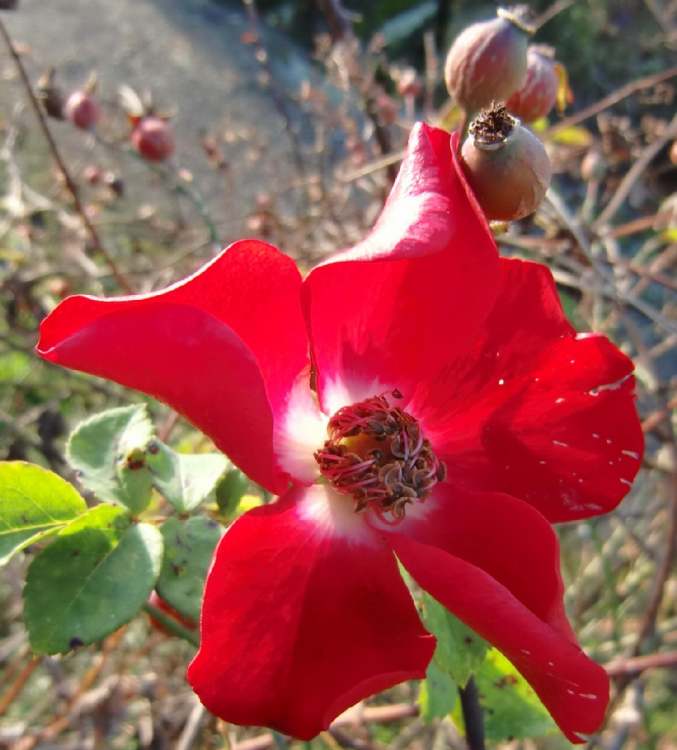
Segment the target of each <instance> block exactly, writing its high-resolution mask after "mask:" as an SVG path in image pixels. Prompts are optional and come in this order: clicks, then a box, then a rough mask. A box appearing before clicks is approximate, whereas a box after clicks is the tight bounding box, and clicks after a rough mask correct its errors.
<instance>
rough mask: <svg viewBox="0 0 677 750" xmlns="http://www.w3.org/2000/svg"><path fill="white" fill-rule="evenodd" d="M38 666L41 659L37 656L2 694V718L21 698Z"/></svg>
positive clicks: (0, 708)
mask: <svg viewBox="0 0 677 750" xmlns="http://www.w3.org/2000/svg"><path fill="white" fill-rule="evenodd" d="M38 664H40V659H39V658H38V657H37V656H33V657H31V659H30V660H29V661H28V662H27V663H26V665H25V666H24V668H23V669H22V670H21V671H20V672H19V674H18V675H17V676H16V679H15V680H14V682H13V683H12V684H11V685H10V686H9V687H8V688H7V690H5V692H4V693H3V694H2V697H0V716H3V715H4V713H5V712H6V711H7V709H8V708H9V707H10V706H11V705H12V703H13V702H14V701H15V700H16V698H17V697H18V696H19V694H20V693H21V691H22V690H23V689H24V686H25V684H26V683H27V682H28V678H29V677H30V676H31V675H32V674H33V672H34V671H35V669H36V667H37V666H38Z"/></svg>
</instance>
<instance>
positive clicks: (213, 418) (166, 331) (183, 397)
mask: <svg viewBox="0 0 677 750" xmlns="http://www.w3.org/2000/svg"><path fill="white" fill-rule="evenodd" d="M300 286H301V278H300V275H299V272H298V270H297V268H296V266H295V265H294V263H293V261H292V260H291V259H289V258H287V257H286V256H284V255H282V253H280V252H279V251H278V250H277V249H275V248H274V247H272V246H270V245H266V244H264V243H262V242H257V241H255V240H244V241H241V242H237V243H235V244H234V245H231V246H230V247H229V248H227V249H226V250H224V251H223V253H221V254H220V255H219V256H218V257H217V258H215V259H214V260H213V261H212V262H211V263H209V264H207V265H206V266H204V267H203V268H202V269H200V270H199V271H198V272H197V273H196V274H194V275H193V276H191V277H190V278H188V279H186V280H185V281H182V282H180V283H179V284H175V285H174V286H171V287H169V288H167V289H164V290H162V291H160V292H156V293H153V294H145V295H138V296H135V297H123V298H118V299H109V300H104V299H96V298H93V297H86V296H75V297H69V298H68V299H66V300H64V302H62V303H61V304H60V305H59V306H58V307H57V308H56V309H55V310H54V311H53V312H52V313H51V314H50V315H49V316H47V318H46V319H45V320H44V321H43V322H42V325H41V327H40V342H39V343H38V346H37V351H38V353H39V354H40V355H41V356H42V357H44V358H45V359H47V360H49V361H51V362H56V363H58V364H60V365H63V366H65V367H71V368H73V369H76V370H82V371H84V372H89V373H92V374H94V375H99V376H101V377H105V378H109V379H111V380H115V381H116V382H118V383H121V384H122V385H125V386H129V387H131V388H136V389H138V390H140V391H144V392H145V393H148V394H150V395H151V396H155V397H156V398H159V399H161V400H163V401H166V402H167V403H168V404H170V405H171V406H173V407H174V408H175V409H177V410H178V411H179V412H181V413H182V414H184V415H185V416H186V417H187V418H188V419H190V420H191V421H192V422H193V423H194V424H195V425H197V426H198V427H199V428H200V429H201V430H203V431H204V432H205V433H207V434H208V435H209V436H210V437H211V438H212V439H213V440H214V442H215V443H216V444H217V445H218V446H219V448H221V449H222V450H223V451H224V452H225V453H227V454H228V455H229V456H231V458H232V459H233V461H235V462H236V463H237V464H238V465H239V466H241V467H242V469H243V470H244V471H246V472H247V473H248V474H249V475H250V476H252V478H254V479H255V480H256V481H257V482H259V483H261V484H263V485H264V486H265V487H267V488H269V489H270V490H272V491H279V490H281V489H283V488H284V487H285V485H286V480H285V477H284V474H283V473H282V471H281V470H280V469H279V468H277V466H276V464H275V457H274V455H273V442H272V440H273V420H274V417H275V416H276V415H277V413H278V411H279V410H280V409H281V408H282V406H283V403H284V400H285V398H286V395H287V393H288V391H289V389H290V388H291V384H292V382H293V380H294V378H295V377H296V375H297V374H298V373H299V371H300V370H301V369H302V368H303V367H304V366H305V365H306V362H307V339H306V335H305V330H304V323H303V318H302V314H301V309H300V294H299V291H300Z"/></svg>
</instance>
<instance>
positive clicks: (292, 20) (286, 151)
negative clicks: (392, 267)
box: [0, 0, 677, 750]
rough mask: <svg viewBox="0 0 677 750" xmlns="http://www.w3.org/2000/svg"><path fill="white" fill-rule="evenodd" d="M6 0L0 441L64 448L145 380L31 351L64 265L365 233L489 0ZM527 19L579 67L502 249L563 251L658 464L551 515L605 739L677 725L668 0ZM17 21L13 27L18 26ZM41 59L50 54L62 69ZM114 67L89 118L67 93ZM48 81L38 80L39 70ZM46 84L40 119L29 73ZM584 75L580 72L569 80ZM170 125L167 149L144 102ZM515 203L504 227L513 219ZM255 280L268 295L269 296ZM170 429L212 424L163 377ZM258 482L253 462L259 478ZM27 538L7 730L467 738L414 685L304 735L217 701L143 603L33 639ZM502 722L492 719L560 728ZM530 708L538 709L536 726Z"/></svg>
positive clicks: (167, 261)
mask: <svg viewBox="0 0 677 750" xmlns="http://www.w3.org/2000/svg"><path fill="white" fill-rule="evenodd" d="M9 5H12V3H11V2H8V0H5V1H4V2H2V3H0V21H1V22H2V23H3V24H4V27H5V29H6V33H7V35H8V38H10V39H11V40H12V42H13V45H14V50H15V52H16V53H17V56H18V58H19V60H20V63H21V66H22V67H23V69H24V70H25V72H26V75H27V81H25V80H22V78H21V76H20V72H19V68H18V67H17V61H16V60H15V59H14V58H13V57H12V56H11V55H10V53H9V48H8V46H7V44H6V43H5V42H4V41H3V42H2V44H1V45H0V458H1V459H26V460H30V461H34V462H36V463H39V464H41V465H44V466H47V467H50V468H52V469H53V470H55V471H57V472H58V473H61V474H64V475H66V476H67V477H68V476H69V470H68V469H67V467H66V465H65V462H64V458H63V445H64V440H65V437H66V435H67V434H68V432H69V431H70V429H72V427H73V426H74V425H75V424H76V422H77V421H78V420H79V419H81V418H83V417H84V416H86V415H87V414H90V413H93V412H94V411H96V410H100V409H103V408H107V407H110V406H115V405H118V404H126V403H129V401H130V400H138V399H139V397H138V396H135V395H131V394H129V393H126V392H124V391H123V390H122V389H119V388H117V387H116V386H115V385H111V384H109V383H104V382H103V381H98V380H95V379H93V378H90V377H86V376H84V375H80V374H78V373H75V372H66V371H62V370H57V369H55V368H51V367H49V366H48V365H46V364H45V363H43V362H42V361H39V360H38V359H37V358H36V357H34V355H33V354H32V347H33V346H34V344H35V340H36V330H37V327H38V324H39V321H40V319H41V318H42V317H43V316H44V315H45V314H46V313H47V312H48V311H49V310H50V309H51V308H52V307H53V306H54V305H55V304H56V303H57V302H58V301H59V300H60V299H63V297H64V296H67V295H68V294H70V293H73V292H86V293H91V294H111V295H112V294H116V293H117V294H119V293H121V292H124V291H129V290H133V291H136V292H142V291H149V290H152V289H157V288H160V287H162V286H165V285H167V284H168V283H171V282H173V281H175V280H177V279H179V278H181V277H182V276H184V275H185V274H186V273H189V272H191V271H193V270H194V269H195V268H197V267H198V266H199V265H200V264H202V263H203V262H204V261H205V260H207V259H209V258H210V257H212V256H213V254H214V253H215V252H216V251H217V250H218V249H219V248H221V247H223V246H225V245H227V244H228V243H230V242H232V241H233V240H235V239H238V238H240V237H242V236H256V237H260V238H263V239H265V240H267V241H269V242H272V243H274V244H276V245H277V246H279V247H280V248H281V249H282V250H284V251H285V252H287V253H289V254H290V255H292V256H293V257H295V258H296V259H297V260H298V261H299V263H300V265H301V266H302V268H309V267H310V266H311V265H312V264H313V263H314V262H316V261H317V260H319V259H321V258H323V257H324V256H326V255H327V254H328V253H331V252H333V251H335V250H338V249H340V248H343V247H346V246H349V245H351V244H352V243H354V242H355V241H357V240H358V239H359V238H361V237H362V236H363V235H364V234H365V232H366V231H367V229H368V228H369V227H370V226H371V224H372V223H373V221H374V219H375V217H376V216H377V215H378V213H379V211H380V208H381V207H382V205H383V200H384V198H385V196H386V195H387V193H388V190H389V188H390V185H391V184H392V180H393V179H394V175H395V174H396V171H397V167H398V163H399V160H400V159H401V155H402V149H403V147H404V144H405V143H406V138H407V135H408V132H409V129H410V127H411V125H412V123H413V122H414V121H415V120H418V119H424V120H426V121H428V122H431V123H433V124H438V125H441V126H443V127H446V128H448V129H451V128H453V127H454V125H456V124H458V123H459V121H460V114H459V112H458V110H457V109H456V107H455V106H454V103H453V102H452V101H450V100H449V97H448V94H447V93H446V90H445V87H444V82H443V80H442V68H443V64H444V57H445V55H446V52H447V50H448V48H449V46H450V44H451V42H452V41H453V39H454V37H455V36H456V35H457V34H458V33H459V32H460V31H461V30H462V29H463V28H465V27H466V26H467V25H468V24H469V23H472V22H474V21H476V20H483V19H486V18H489V17H491V16H492V15H493V14H494V11H495V7H496V6H495V4H493V3H489V2H476V1H474V0H472V1H471V0H465V1H464V0H458V1H451V0H416V1H412V0H373V1H372V2H367V3H360V2H356V1H349V0H345V1H344V2H343V3H340V2H337V1H332V0H297V1H296V2H293V1H292V0H288V1H286V2H284V1H275V0H259V1H258V2H254V0H244V2H242V3H240V2H236V1H235V0H229V1H226V0H48V1H46V0H20V2H19V3H18V6H17V8H16V10H15V11H14V12H4V11H3V10H1V9H2V8H4V7H6V6H9ZM531 7H532V10H533V11H534V13H535V14H536V16H537V18H539V19H540V21H541V23H542V26H541V27H540V28H539V30H538V32H537V34H536V39H535V41H537V42H539V43H547V44H550V45H552V46H553V47H554V49H555V54H556V58H557V60H558V61H559V62H560V63H561V64H562V66H563V68H564V70H565V71H566V81H568V83H567V82H565V81H564V79H562V84H561V86H562V92H563V98H564V99H567V98H568V103H567V105H566V107H565V108H564V109H562V111H557V110H553V112H552V113H551V114H550V115H549V116H548V118H544V119H541V120H539V121H537V122H535V123H533V125H532V127H533V128H534V130H535V132H537V134H538V135H539V137H541V138H542V139H543V141H544V143H545V144H546V148H547V150H548V153H549V155H550V158H551V160H552V163H553V167H554V173H555V174H554V179H553V189H552V191H551V193H550V195H549V199H548V200H546V201H545V202H544V203H543V205H542V206H541V208H539V210H538V211H537V213H536V214H535V215H534V216H532V217H529V218H528V219H526V220H523V221H520V222H514V223H513V224H512V225H511V226H510V227H505V228H501V229H500V234H499V235H498V237H497V239H498V241H499V244H500V248H501V252H503V253H504V254H508V255H514V256H517V257H524V258H531V259H535V260H539V261H541V262H544V263H547V264H548V265H549V266H550V268H551V269H552V271H553V273H554V276H555V279H556V281H557V283H558V288H559V290H560V294H561V297H562V301H563V304H564V306H565V309H566V310H567V314H568V315H569V317H570V319H571V321H572V323H573V324H574V325H575V326H576V327H577V328H578V329H579V330H582V331H583V330H592V329H594V330H599V331H603V332H604V333H606V334H607V335H608V336H610V338H612V340H614V341H615V342H616V343H617V344H618V345H619V346H621V348H622V349H623V350H624V351H625V352H626V353H628V354H629V355H630V356H632V357H633V358H634V360H635V362H636V365H637V376H638V404H639V409H640V413H641V417H642V420H643V427H644V430H645V434H646V440H647V451H646V456H645V459H644V468H643V470H642V472H641V474H640V477H639V479H638V480H637V482H636V484H635V486H634V488H633V490H632V492H631V494H630V496H629V497H628V498H627V499H626V500H625V501H624V503H623V504H622V506H621V507H620V508H619V509H618V510H617V511H616V512H614V513H613V514H611V515H609V516H607V517H604V518H598V519H594V520H591V521H586V522H581V523H578V524H570V525H567V526H564V527H562V528H561V529H560V536H561V540H562V545H563V547H562V549H563V570H564V576H565V580H566V583H567V607H568V611H569V613H570V616H571V618H572V621H573V625H574V629H575V630H576V632H577V633H578V634H579V637H580V639H581V642H582V644H583V646H584V647H585V648H586V650H588V652H589V653H590V654H591V655H592V656H593V657H594V658H596V659H597V660H598V661H599V662H600V663H602V664H604V665H605V666H607V668H608V670H609V673H610V674H611V675H612V678H613V683H614V696H613V699H612V708H611V711H610V714H609V719H608V722H607V725H606V727H605V728H604V730H603V731H602V732H601V733H600V735H599V736H597V737H595V738H593V739H591V741H590V742H589V744H588V747H590V748H593V747H597V748H603V749H604V750H616V749H618V748H638V749H639V748H656V749H660V750H670V749H671V748H673V749H674V748H677V727H676V723H677V722H676V718H675V717H676V716H677V700H676V698H675V690H676V688H677V672H676V671H675V666H676V665H677V631H676V630H675V625H676V624H677V608H676V603H675V601H676V599H675V597H676V595H677V583H676V580H675V577H674V568H673V566H672V561H673V559H674V550H675V536H676V533H677V497H676V493H677V486H676V482H675V443H674V432H673V424H672V421H671V420H672V418H673V413H674V407H675V390H674V384H675V371H676V368H675V362H676V359H677V358H676V355H675V344H676V343H677V322H676V320H675V312H676V308H677V306H676V300H677V298H676V296H675V290H676V287H677V281H676V280H675V275H674V268H675V260H676V259H677V219H676V214H675V211H676V209H677V199H676V198H675V188H676V186H677V142H676V140H675V139H676V138H677V121H676V119H675V115H674V112H675V81H676V80H677V79H676V78H675V76H676V75H677V69H676V68H675V67H674V66H675V65H676V64H677V56H676V55H675V48H676V46H677V3H676V2H674V0H609V1H608V2H604V1H603V0H587V1H586V0H577V1H575V2H570V1H567V0H556V2H554V3H552V2H548V1H547V0H538V1H535V2H532V3H531ZM5 41H7V40H5ZM50 70H51V71H52V73H51V75H50ZM92 73H95V75H96V97H97V99H98V101H99V103H100V106H101V109H102V116H101V119H100V123H99V125H98V126H97V128H96V130H95V131H92V132H90V131H85V130H81V129H78V128H76V127H74V126H73V124H72V123H71V122H69V121H67V120H61V119H58V118H55V117H54V116H50V114H49V100H50V97H52V98H54V97H56V98H57V99H58V97H59V96H62V97H67V96H68V95H69V94H70V92H72V91H73V90H76V89H81V88H82V87H83V86H85V85H86V81H87V80H88V78H89V77H90V76H91V74H92ZM29 89H30V90H29ZM31 93H32V94H34V95H35V96H36V97H37V99H38V100H39V101H40V107H41V112H42V116H43V122H44V123H45V124H46V126H47V128H48V130H49V133H50V135H51V137H52V139H53V141H52V143H51V144H50V142H49V141H48V140H47V139H46V138H45V132H44V129H43V127H42V126H41V121H40V120H39V119H38V118H37V117H36V113H35V111H34V109H33V107H32V101H31V98H30V94H31ZM567 94H568V97H567ZM139 105H140V106H142V107H143V108H144V111H145V112H148V111H152V112H154V113H155V114H157V115H161V116H162V118H165V121H166V122H167V123H168V126H169V127H170V128H171V131H172V133H173V138H174V140H175V147H174V149H173V153H172V154H171V155H170V156H169V157H168V158H167V159H166V160H158V161H148V160H147V159H145V158H144V156H143V153H139V151H138V149H135V148H134V146H133V144H132V142H131V140H130V133H131V132H132V121H130V117H129V115H130V113H131V112H132V110H134V108H135V107H137V106H139ZM497 231H499V230H497ZM253 303H255V301H253ZM149 406H150V409H151V413H152V415H153V417H154V419H155V422H156V424H157V425H158V430H159V432H160V434H161V435H162V436H163V438H164V439H166V440H169V439H170V438H171V441H172V443H173V444H174V445H176V446H179V447H183V448H185V449H190V450H196V451H199V450H204V449H206V448H208V447H209V446H208V444H207V442H206V440H205V439H204V438H203V437H202V436H200V435H198V434H196V433H195V432H194V431H193V430H192V429H191V428H190V427H189V425H187V424H185V423H183V422H181V421H178V422H177V421H176V420H175V417H174V415H172V414H171V413H169V411H168V410H166V409H165V408H164V407H162V406H161V405H159V404H156V403H152V402H149ZM251 491H252V492H254V493H255V492H256V489H255V488H251ZM28 558H30V549H29V550H28V552H27V554H26V555H24V556H19V558H18V559H15V560H13V561H12V562H11V563H10V564H9V565H8V566H7V567H5V568H4V569H2V570H0V747H1V748H12V750H14V749H16V750H31V749H32V748H40V749H43V750H47V749H48V748H73V750H75V749H77V750H79V749H80V748H83V749H84V748H119V749H121V750H122V749H125V750H126V749H128V748H129V749H130V750H131V749H132V748H179V749H180V750H188V748H226V747H230V748H237V749H238V750H255V749H256V748H261V749H262V748H268V747H271V748H272V747H287V746H291V747H295V748H297V747H298V748H301V747H309V748H313V750H316V749H317V750H319V749H320V748H330V749H331V750H335V749H336V748H337V747H349V748H356V749H358V750H382V749H383V748H393V749H395V750H404V749H405V748H416V749H421V750H424V749H425V750H427V749H428V748H432V749H434V750H438V749H440V748H446V747H450V748H463V747H464V744H463V740H462V738H461V736H460V734H459V731H458V728H457V726H456V724H455V723H454V720H453V717H452V718H451V719H450V718H448V717H444V716H436V717H432V718H430V717H428V716H421V715H419V714H420V713H421V709H420V703H419V701H418V685H416V684H409V685H404V686H399V687H398V688H395V689H393V690H392V691H389V692H388V693H385V694H383V695H380V696H377V697H375V698H374V699H373V700H371V701H369V702H368V705H367V706H366V707H362V708H363V710H359V711H357V712H353V713H352V714H351V715H350V716H348V717H345V718H344V719H343V720H342V722H341V723H340V726H337V727H336V729H335V731H332V732H330V733H324V734H323V735H322V736H320V737H319V738H318V739H316V740H314V741H313V742H312V743H288V742H287V740H286V739H285V738H283V737H280V736H276V735H272V734H270V733H269V732H266V731H265V730H261V729H243V728H240V727H235V726H226V725H225V724H224V723H223V722H220V721H217V720H215V719H213V718H212V717H210V716H209V715H207V714H205V712H204V711H202V710H201V708H200V706H199V705H198V704H197V703H196V700H195V698H194V696H193V694H192V692H191V691H190V689H189V688H188V686H187V685H186V683H185V681H184V678H183V674H184V669H185V665H186V663H187V662H188V660H189V659H190V656H191V653H192V646H191V645H190V644H188V643H185V642H183V641H180V640H179V639H176V638H170V637H168V636H167V635H166V634H163V633H160V632H158V631H157V630H153V629H151V627H150V626H149V623H148V621H147V619H143V618H137V619H136V620H134V621H133V622H132V623H130V624H129V625H128V626H126V627H125V628H123V629H121V630H120V631H118V632H116V633H114V634H113V635H111V636H109V637H108V638H107V639H106V640H105V641H104V642H103V643H102V644H100V645H98V646H89V647H86V648H82V649H79V650H78V651H77V652H75V653H72V654H69V655H67V656H64V657H40V658H34V657H33V656H32V655H31V653H30V651H29V648H28V645H27V638H26V635H25V631H24V627H23V624H22V618H21V588H22V584H23V580H24V578H25V568H26V565H27V562H28ZM529 730H530V728H529V727H524V726H522V727H520V725H519V722H518V723H517V725H516V726H513V725H510V726H507V727H500V726H496V727H494V728H493V729H490V731H489V733H488V740H487V741H488V745H489V746H491V747H501V748H515V749H516V748H525V749H526V748H529V749H531V748H553V749H554V748H566V747H568V743H567V742H566V741H564V740H563V739H562V738H561V737H560V736H558V735H557V733H549V727H545V728H544V730H543V731H544V733H545V734H544V736H542V737H540V736H528V735H530V734H532V733H533V732H531V731H529ZM522 731H523V733H524V734H526V735H527V736H525V737H522V736H520V733H521V732H522Z"/></svg>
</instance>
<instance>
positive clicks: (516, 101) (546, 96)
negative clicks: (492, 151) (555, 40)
mask: <svg viewBox="0 0 677 750" xmlns="http://www.w3.org/2000/svg"><path fill="white" fill-rule="evenodd" d="M556 65H557V63H556V62H555V50H554V49H553V48H552V47H550V46H548V45H545V44H532V45H530V46H529V49H528V51H527V77H526V79H525V81H524V85H523V86H522V87H521V88H520V89H519V90H518V91H515V93H514V94H513V95H512V96H511V97H510V98H509V99H508V100H507V101H506V103H505V106H506V107H507V108H508V110H509V111H510V112H511V113H512V114H513V115H515V117H519V118H520V120H522V121H523V122H534V120H538V119H540V118H541V117H545V116H546V115H547V114H548V113H549V112H550V110H551V109H552V108H553V107H554V106H555V102H556V101H557V91H558V89H559V76H558V75H557V69H556Z"/></svg>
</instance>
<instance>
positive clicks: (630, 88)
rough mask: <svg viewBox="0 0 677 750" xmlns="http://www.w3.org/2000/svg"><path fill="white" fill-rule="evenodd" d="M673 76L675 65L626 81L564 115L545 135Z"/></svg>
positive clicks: (550, 135)
mask: <svg viewBox="0 0 677 750" xmlns="http://www.w3.org/2000/svg"><path fill="white" fill-rule="evenodd" d="M675 76H677V66H675V67H672V68H668V69H667V70H663V71H661V72H660V73H654V74H653V75H650V76H645V77H644V78H638V79H637V80H636V81H630V83H626V84H625V85H624V86H621V87H620V88H618V89H616V91H612V92H611V93H610V94H609V95H608V96H605V97H604V98H603V99H600V100H599V101H598V102H595V103H594V104H591V105H590V106H589V107H585V108H584V109H582V110H581V111H580V112H575V113H574V114H572V115H570V116H569V117H565V118H564V119H563V120H560V122H558V123H556V124H555V125H553V126H552V127H550V128H548V129H547V130H546V131H545V137H546V138H550V137H552V136H553V135H555V133H559V132H560V131H561V130H565V129H566V128H570V127H572V126H573V125H578V123H580V122H583V121H584V120H587V119H588V118H589V117H594V115H597V114H599V113H600V112H603V111H604V110H605V109H607V107H611V106H613V105H614V104H618V102H620V101H622V100H623V99H625V98H626V97H628V96H631V95H632V94H635V93H637V92H638V91H641V90H642V89H648V88H651V86H655V85H656V84H657V83H661V82H663V81H667V80H669V79H670V78H674V77H675Z"/></svg>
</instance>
